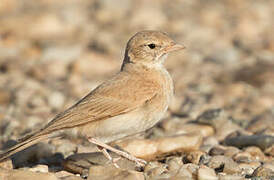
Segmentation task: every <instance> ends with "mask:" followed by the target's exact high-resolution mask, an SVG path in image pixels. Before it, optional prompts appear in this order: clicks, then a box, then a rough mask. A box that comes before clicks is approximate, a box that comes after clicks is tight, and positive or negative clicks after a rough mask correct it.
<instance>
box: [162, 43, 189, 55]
mask: <svg viewBox="0 0 274 180" xmlns="http://www.w3.org/2000/svg"><path fill="white" fill-rule="evenodd" d="M185 48H186V47H185V46H184V45H181V44H174V45H171V46H168V47H167V48H166V49H165V51H166V52H167V53H169V52H172V51H179V50H182V49H185Z"/></svg>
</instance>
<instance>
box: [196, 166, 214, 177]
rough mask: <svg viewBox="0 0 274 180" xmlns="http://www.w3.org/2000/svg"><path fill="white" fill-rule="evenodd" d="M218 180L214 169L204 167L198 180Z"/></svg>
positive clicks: (199, 173) (199, 171)
mask: <svg viewBox="0 0 274 180" xmlns="http://www.w3.org/2000/svg"><path fill="white" fill-rule="evenodd" d="M208 179H210V180H211V179H212V180H218V177H217V176H216V173H215V171H214V170H213V169H211V168H208V167H206V166H202V167H201V168H199V170H198V180H208Z"/></svg>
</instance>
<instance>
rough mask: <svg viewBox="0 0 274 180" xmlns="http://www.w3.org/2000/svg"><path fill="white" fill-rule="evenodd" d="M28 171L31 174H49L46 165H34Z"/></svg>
mask: <svg viewBox="0 0 274 180" xmlns="http://www.w3.org/2000/svg"><path fill="white" fill-rule="evenodd" d="M28 170H29V171H32V172H41V173H47V172H49V168H48V166H47V165H41V164H39V165H36V166H34V167H31V168H29V169H28Z"/></svg>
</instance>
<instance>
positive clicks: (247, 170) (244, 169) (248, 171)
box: [239, 162, 261, 176]
mask: <svg viewBox="0 0 274 180" xmlns="http://www.w3.org/2000/svg"><path fill="white" fill-rule="evenodd" d="M260 165H261V163H260V162H250V163H240V164H239V168H240V169H241V174H244V175H249V176H251V175H252V173H253V172H254V170H255V169H256V168H258V167H259V166H260Z"/></svg>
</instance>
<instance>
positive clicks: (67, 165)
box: [62, 152, 136, 176]
mask: <svg viewBox="0 0 274 180" xmlns="http://www.w3.org/2000/svg"><path fill="white" fill-rule="evenodd" d="M110 155H111V156H112V157H113V158H118V157H119V156H118V155H117V154H115V153H112V152H110ZM109 164H111V163H110V162H109V160H108V159H106V157H105V156H104V155H103V154H102V153H100V152H93V153H78V154H74V155H71V156H69V157H67V158H66V159H65V160H64V162H63V163H62V165H63V168H64V170H66V171H68V172H71V173H76V174H81V175H82V176H87V174H88V169H89V168H90V167H92V166H94V165H100V166H106V165H109ZM117 164H118V165H119V166H120V167H121V168H123V169H128V170H134V169H135V167H136V165H135V163H134V162H132V161H129V160H127V159H125V158H121V159H119V160H118V161H117Z"/></svg>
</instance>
